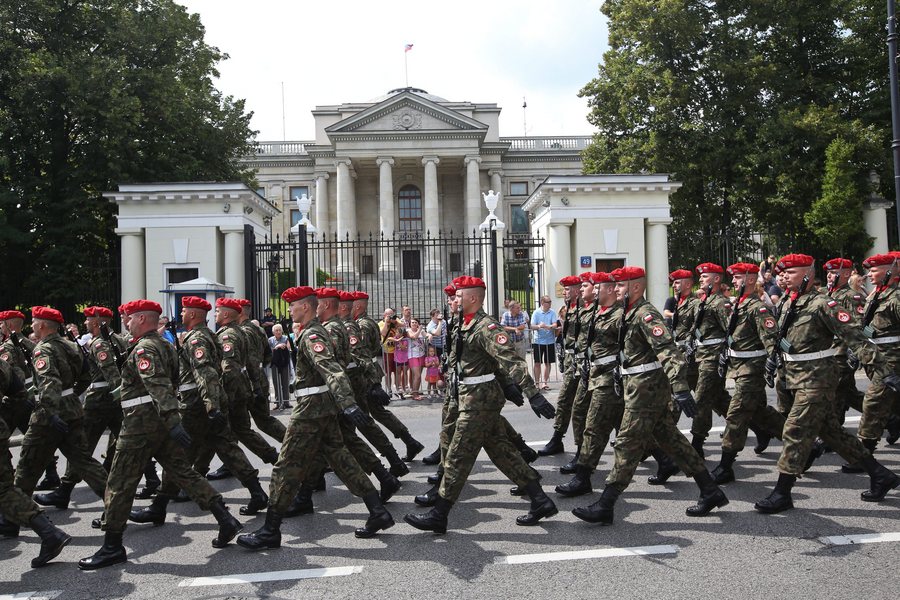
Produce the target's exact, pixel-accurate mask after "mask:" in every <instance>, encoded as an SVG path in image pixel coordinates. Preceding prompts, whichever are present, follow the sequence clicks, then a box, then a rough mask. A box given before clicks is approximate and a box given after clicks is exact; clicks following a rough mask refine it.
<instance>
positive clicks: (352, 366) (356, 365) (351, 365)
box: [347, 362, 359, 369]
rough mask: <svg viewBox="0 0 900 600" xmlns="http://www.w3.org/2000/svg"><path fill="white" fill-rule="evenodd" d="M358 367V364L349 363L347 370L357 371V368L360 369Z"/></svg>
mask: <svg viewBox="0 0 900 600" xmlns="http://www.w3.org/2000/svg"><path fill="white" fill-rule="evenodd" d="M358 366H359V365H358V364H356V363H355V362H348V363H347V368H348V369H355V368H356V367H358Z"/></svg>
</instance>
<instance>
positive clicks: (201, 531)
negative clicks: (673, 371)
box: [0, 382, 900, 600]
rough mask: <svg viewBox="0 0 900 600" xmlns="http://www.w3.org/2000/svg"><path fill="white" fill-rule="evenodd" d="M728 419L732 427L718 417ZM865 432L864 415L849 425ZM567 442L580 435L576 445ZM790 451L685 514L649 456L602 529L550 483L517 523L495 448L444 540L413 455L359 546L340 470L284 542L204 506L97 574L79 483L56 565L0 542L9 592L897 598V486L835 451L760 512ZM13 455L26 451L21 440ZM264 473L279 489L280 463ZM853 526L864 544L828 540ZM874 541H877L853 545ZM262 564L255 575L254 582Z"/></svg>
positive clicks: (145, 529)
mask: <svg viewBox="0 0 900 600" xmlns="http://www.w3.org/2000/svg"><path fill="white" fill-rule="evenodd" d="M860 384H861V386H862V385H863V384H862V382H860ZM549 397H551V398H555V394H552V395H551V396H549ZM395 410H396V414H397V415H398V416H399V417H400V418H401V419H403V420H404V421H405V422H406V423H407V424H408V426H409V428H410V429H411V431H412V432H413V435H414V436H415V437H416V438H418V439H420V440H421V441H422V442H423V443H425V444H426V446H427V448H426V451H425V453H427V452H430V451H431V450H432V449H433V448H434V447H435V445H436V440H437V432H438V428H439V421H440V404H430V405H415V406H398V407H396V409H395ZM504 414H505V415H506V416H507V418H508V419H509V420H510V421H511V422H512V423H513V425H514V426H515V427H516V428H517V429H519V431H521V432H522V433H523V435H524V436H525V438H526V439H528V440H529V441H531V442H543V441H545V440H547V439H548V438H549V436H550V430H551V425H550V423H549V422H548V421H546V420H538V419H537V418H535V416H534V414H533V413H532V412H531V411H530V410H529V409H528V408H527V407H526V408H515V407H513V406H509V407H508V408H507V409H505V410H504ZM285 418H286V417H285ZM681 425H682V428H683V429H684V428H686V427H687V426H689V424H688V423H687V422H682V424H681ZM715 425H716V426H719V427H720V426H721V425H722V423H721V420H717V422H716V423H715ZM854 426H855V421H853V420H852V419H851V423H850V425H849V428H850V429H851V430H853V427H854ZM714 431H716V430H714ZM718 431H720V429H719V430H718ZM570 440H571V438H570V437H569V436H567V439H566V441H567V442H568V444H569V446H571V441H570ZM718 441H719V438H718V434H717V433H713V434H712V435H711V436H710V439H709V440H708V441H707V445H706V451H707V462H708V464H709V466H710V468H712V467H713V466H714V465H715V462H716V461H717V460H718V455H719V447H718ZM751 442H752V438H751ZM397 446H398V449H399V448H400V447H401V444H400V442H399V441H398V442H397ZM567 449H568V448H567ZM572 449H574V448H572ZM779 449H780V445H779V444H778V443H777V441H776V442H774V443H773V444H772V446H771V447H770V449H769V451H768V452H766V453H765V454H763V455H761V456H756V455H754V454H753V452H752V449H751V448H748V449H746V450H745V451H744V452H743V453H742V454H741V456H740V457H739V459H738V463H737V466H736V471H737V474H738V477H739V478H740V481H739V482H738V483H735V484H730V485H728V486H726V493H727V494H728V497H729V498H730V499H731V504H729V505H728V506H726V507H725V508H723V509H720V510H718V511H715V512H714V513H713V514H711V515H710V516H708V517H705V518H699V519H693V518H690V517H687V516H685V514H684V509H685V508H686V507H688V506H689V505H691V504H692V503H693V502H694V501H695V500H696V497H697V495H698V492H697V488H696V486H695V484H694V483H693V481H691V480H688V479H686V478H685V477H683V476H679V477H676V478H673V479H672V480H671V482H670V484H669V485H668V486H666V487H665V488H659V487H653V486H650V485H648V484H647V482H646V481H647V476H648V475H650V474H651V473H652V470H651V469H653V468H655V465H654V464H653V463H652V461H649V462H647V463H645V464H644V465H643V466H642V467H641V468H640V469H639V470H638V473H637V476H636V479H635V482H634V483H633V484H632V486H631V487H629V489H628V490H627V491H626V492H625V493H624V494H623V496H622V498H621V499H620V501H619V503H618V504H617V507H616V523H615V524H614V525H613V526H612V527H602V526H597V525H589V524H586V523H583V522H581V521H579V520H578V519H576V518H575V517H574V516H573V515H572V514H571V513H570V511H571V509H573V508H574V507H576V506H580V505H583V504H587V503H590V502H593V501H594V500H595V499H596V497H597V494H596V493H594V494H592V495H590V496H587V497H581V498H574V499H565V498H559V497H558V496H556V494H552V497H553V498H554V500H555V501H556V502H557V505H558V506H559V509H560V513H559V514H558V515H557V516H555V517H553V518H551V519H549V520H548V521H546V522H545V523H543V524H541V525H540V526H537V527H532V528H525V527H519V526H517V525H516V524H515V517H516V516H517V515H519V514H522V513H524V512H527V509H528V504H527V501H526V500H523V499H520V498H516V497H513V496H511V495H510V494H509V492H508V490H509V487H510V485H511V484H510V483H509V482H508V481H506V480H505V478H504V477H503V476H502V475H501V474H500V473H499V472H498V471H497V470H496V469H495V468H494V467H493V465H491V463H490V462H489V461H488V460H487V458H486V457H485V456H482V458H481V459H480V460H479V461H478V463H477V464H476V467H475V469H474V471H473V473H472V475H471V477H470V478H469V485H468V486H467V487H466V489H465V491H464V493H463V496H462V498H461V500H460V502H459V503H458V504H457V505H456V506H455V507H454V509H453V511H452V512H451V514H450V528H451V530H450V531H449V532H448V533H447V535H444V536H437V535H432V534H429V533H423V532H419V531H417V530H415V529H413V528H412V527H410V526H408V525H406V524H405V523H403V521H402V517H403V515H404V514H406V513H407V512H412V511H420V510H422V509H419V508H418V507H416V506H415V505H414V504H413V502H412V499H413V496H414V495H415V494H418V493H421V492H422V491H424V490H425V489H426V487H427V486H426V484H425V477H426V476H427V475H428V474H429V473H431V472H432V471H433V468H432V467H426V466H424V465H422V463H421V462H420V461H417V462H416V463H415V464H414V465H413V467H412V473H410V475H408V476H406V477H405V478H403V481H404V486H403V489H402V490H401V491H400V492H399V493H398V494H397V495H396V496H395V497H394V498H393V499H392V500H391V502H390V503H389V504H388V508H389V509H390V510H391V512H392V513H393V515H394V518H395V519H396V521H397V525H396V526H395V527H393V528H392V529H390V530H388V531H387V532H383V533H382V534H380V535H379V536H378V537H377V538H375V539H370V540H358V539H356V538H355V537H354V536H353V529H354V528H355V527H357V526H359V525H360V524H361V523H363V522H364V520H365V515H366V511H365V507H364V506H363V504H362V502H361V501H359V500H357V499H355V498H353V497H352V496H351V495H350V494H349V493H348V492H347V491H346V488H344V487H343V486H342V485H341V484H340V483H339V482H338V481H337V480H336V478H335V476H334V475H333V474H329V475H328V476H327V477H328V490H327V491H326V492H323V493H317V494H316V495H315V496H314V500H315V504H316V514H315V515H313V516H303V517H298V518H294V519H289V520H285V523H284V526H283V528H282V532H283V543H282V547H281V548H280V549H278V550H273V551H268V552H264V553H259V554H253V553H250V552H247V551H245V550H244V549H242V548H240V547H238V546H236V545H231V546H230V547H228V548H226V549H223V550H215V549H214V548H212V547H211V545H210V540H211V539H212V538H213V537H214V536H215V530H216V525H215V521H214V520H213V518H212V516H211V515H209V514H207V513H203V512H202V511H200V509H199V508H198V507H197V506H196V505H194V504H193V503H183V504H170V513H169V519H168V522H167V523H166V524H165V525H164V526H161V527H153V526H139V525H131V526H130V527H129V528H128V530H127V531H126V534H125V544H126V547H127V549H128V553H129V561H128V562H127V563H126V564H124V565H119V566H115V567H111V568H107V569H103V570H100V571H96V572H82V571H79V570H78V568H77V566H76V563H77V561H78V559H79V558H82V557H84V556H88V555H90V554H92V553H93V552H94V551H95V550H96V549H97V548H98V547H99V546H100V544H101V543H102V535H100V534H99V532H98V531H96V530H93V529H91V528H90V520H91V518H93V517H95V516H98V515H99V513H100V511H101V510H102V503H101V502H100V500H99V499H97V498H96V497H95V496H94V495H93V494H92V493H91V492H90V490H89V489H87V488H86V487H85V486H84V485H80V486H79V487H78V488H77V489H76V491H75V493H74V494H73V504H72V505H71V506H70V509H69V510H66V511H58V510H55V509H51V510H50V511H49V514H50V517H51V519H52V520H53V522H54V523H56V524H57V525H59V526H61V527H62V528H64V529H65V530H66V531H67V532H68V533H69V534H71V535H72V536H73V538H74V539H73V541H72V543H71V544H70V545H69V546H68V547H67V548H66V549H65V550H64V551H63V553H62V554H61V555H60V556H59V557H58V558H57V559H56V560H55V561H54V562H53V563H51V564H50V565H48V566H47V567H45V568H43V569H39V570H31V569H30V568H29V561H30V560H31V558H32V556H33V555H35V554H36V553H37V549H38V541H37V538H36V536H35V535H34V534H33V533H31V532H30V531H23V534H22V536H21V537H20V538H19V539H17V540H10V539H0V556H2V559H0V600H4V599H5V598H9V597H16V598H27V597H31V598H39V597H58V598H62V599H80V598H86V599H87V598H91V599H99V598H120V597H126V596H127V597H130V598H141V599H153V598H165V599H167V600H175V599H177V598H245V597H249V598H262V597H265V598H269V597H271V598H315V597H323V598H362V597H374V598H417V599H418V598H479V599H480V598H504V599H506V598H513V597H519V598H604V597H610V598H617V599H625V598H648V597H649V598H654V599H661V598H711V597H715V598H813V597H820V598H829V599H832V598H850V597H858V596H862V597H864V598H867V599H879V598H895V597H896V596H897V590H898V584H900V578H898V575H897V565H898V563H900V520H898V516H900V493H898V491H894V492H893V493H892V494H890V495H889V496H888V498H887V499H886V500H885V501H884V502H882V503H880V504H868V503H864V502H861V501H860V499H859V492H860V491H861V490H863V489H865V488H866V487H867V485H868V483H867V482H868V479H867V477H866V476H864V475H846V474H842V473H840V471H839V465H840V464H841V462H842V460H841V459H840V457H838V456H836V455H834V454H828V455H826V456H825V457H824V458H823V459H821V460H820V461H819V462H818V463H817V464H816V465H815V466H814V467H813V468H812V469H811V471H810V472H809V473H808V474H807V476H806V477H804V478H803V479H802V480H801V481H799V482H798V484H797V486H796V487H795V490H794V500H795V505H796V506H797V508H795V509H794V510H792V511H788V512H786V513H783V514H781V515H774V516H766V515H761V514H757V513H756V511H754V510H753V508H752V504H753V502H755V501H756V500H758V499H760V498H762V497H764V496H766V495H767V494H768V493H769V490H770V489H771V487H772V485H773V484H774V481H775V478H776V473H775V460H776V459H777V457H778V451H779ZM13 454H14V458H17V454H18V449H14V450H13ZM401 454H402V452H401ZM423 454H424V453H423ZM878 457H879V458H880V459H881V460H883V462H884V463H885V464H886V465H888V466H889V467H890V468H892V469H894V470H895V471H898V472H900V451H898V447H897V446H895V447H888V448H886V449H884V450H879V452H878ZM566 460H567V456H562V455H560V456H554V457H550V458H542V459H539V460H538V462H537V463H535V467H536V468H537V469H538V470H539V471H540V472H541V473H542V474H543V476H544V479H543V483H544V487H545V490H547V491H548V493H549V492H551V491H552V489H553V487H554V486H556V485H558V484H559V483H563V482H565V481H568V479H569V476H564V475H561V474H559V471H558V468H559V466H560V465H562V464H563V463H564V462H565V461H566ZM611 460H612V453H611V451H607V453H606V454H605V455H604V457H603V460H602V461H601V464H600V468H599V470H598V473H596V474H595V475H594V487H595V489H597V490H599V489H602V480H603V477H605V474H606V473H607V472H608V469H609V466H610V464H611ZM259 466H260V469H261V471H260V473H261V478H262V479H263V484H264V487H266V485H267V483H268V478H269V475H270V473H271V467H270V466H268V465H259ZM214 485H215V486H216V487H217V488H218V489H220V490H221V491H222V492H223V494H224V496H225V499H226V503H228V504H229V505H230V506H231V507H232V511H234V512H235V513H236V512H237V508H238V507H239V506H240V504H242V503H244V502H246V493H245V492H244V490H243V489H241V488H240V487H239V486H238V484H237V482H236V481H234V480H228V481H223V482H214ZM138 504H139V505H144V504H146V501H138ZM240 519H241V521H242V522H244V523H245V532H249V531H253V530H254V529H256V528H258V527H259V526H261V525H262V522H263V516H262V515H260V516H257V517H255V518H248V517H240ZM875 534H881V535H875ZM884 534H887V535H884ZM891 534H892V535H891ZM852 535H863V536H868V537H864V538H847V537H844V538H839V539H830V540H823V539H822V538H826V537H832V536H852ZM860 541H865V542H867V543H849V542H860ZM869 542H871V543H869ZM567 553H568V554H567ZM573 553H574V554H573ZM248 574H250V575H252V577H253V578H256V579H257V580H256V581H252V582H245V581H241V579H247V577H246V576H247V575H248ZM228 576H232V579H228ZM234 576H242V577H240V578H238V580H235V579H234ZM203 578H212V579H203ZM14 595H15V596H14Z"/></svg>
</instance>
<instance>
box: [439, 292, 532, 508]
mask: <svg viewBox="0 0 900 600" xmlns="http://www.w3.org/2000/svg"><path fill="white" fill-rule="evenodd" d="M455 335H462V352H461V354H459V355H458V356H456V357H455V358H456V360H457V361H458V371H459V382H458V387H459V399H458V401H459V417H458V418H457V420H456V423H455V430H454V432H453V437H452V439H451V440H450V443H449V446H448V449H447V455H446V457H445V459H444V462H443V464H444V476H443V478H442V479H441V487H440V492H439V493H440V496H441V497H442V498H444V499H445V500H449V501H450V502H455V501H456V500H457V498H458V497H459V494H460V492H461V491H462V488H463V485H465V482H466V479H467V478H468V476H469V473H470V472H471V470H472V467H473V465H474V464H475V459H476V458H477V457H478V453H479V452H480V451H481V449H482V448H484V450H485V451H486V452H487V454H488V457H489V458H490V459H491V461H492V462H493V463H494V464H495V465H497V467H498V468H499V469H500V470H501V471H502V472H503V474H504V475H506V476H507V477H509V478H510V479H511V480H512V481H513V482H514V483H515V484H516V485H518V486H520V487H525V486H526V485H527V484H528V483H530V482H532V481H536V480H537V474H536V473H535V471H534V470H533V469H532V468H531V467H529V466H528V464H527V463H525V461H524V460H523V459H522V456H521V455H520V454H519V451H518V450H517V449H516V447H515V446H513V444H512V442H510V440H509V435H508V433H507V431H506V428H505V425H504V424H503V419H502V418H501V417H500V410H501V409H502V408H503V405H504V404H505V403H506V397H505V396H504V394H503V389H502V388H501V385H500V382H499V381H498V380H497V378H496V376H495V373H496V372H497V371H504V372H506V373H508V374H509V377H510V380H511V381H512V382H514V383H516V384H518V385H519V387H520V388H521V389H522V392H523V393H524V395H525V396H526V397H528V398H530V397H532V396H535V395H536V394H538V390H537V389H536V388H535V386H534V381H533V380H532V379H531V376H530V375H528V368H527V365H526V364H525V361H523V360H522V359H521V358H519V356H518V355H517V354H516V351H515V348H514V347H513V344H512V342H511V341H510V339H509V336H508V335H507V334H506V333H505V332H504V331H503V329H502V328H501V327H500V324H499V323H498V322H497V320H496V319H494V318H493V317H491V316H489V315H487V314H486V313H485V312H484V311H482V310H479V311H478V312H476V313H475V314H474V315H473V317H472V319H471V320H470V321H469V322H468V323H465V320H463V323H461V330H460V333H457V334H455ZM479 379H483V380H482V381H478V380H479ZM473 380H475V381H473Z"/></svg>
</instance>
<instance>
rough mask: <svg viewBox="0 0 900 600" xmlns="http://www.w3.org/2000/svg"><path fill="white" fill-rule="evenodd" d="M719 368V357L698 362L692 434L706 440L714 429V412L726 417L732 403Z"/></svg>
mask: <svg viewBox="0 0 900 600" xmlns="http://www.w3.org/2000/svg"><path fill="white" fill-rule="evenodd" d="M718 367H719V363H718V356H716V357H714V358H712V359H709V358H707V359H705V360H703V361H698V364H697V388H696V389H697V391H696V393H695V396H696V399H697V415H696V416H695V417H694V423H693V424H692V425H691V434H692V435H693V436H694V437H698V438H702V439H704V440H705V439H706V437H707V436H708V435H709V430H710V429H712V414H713V411H716V414H718V415H719V416H724V415H725V413H726V412H727V411H728V405H729V404H730V403H731V398H729V397H728V392H726V391H725V380H724V379H722V378H721V377H719V371H718Z"/></svg>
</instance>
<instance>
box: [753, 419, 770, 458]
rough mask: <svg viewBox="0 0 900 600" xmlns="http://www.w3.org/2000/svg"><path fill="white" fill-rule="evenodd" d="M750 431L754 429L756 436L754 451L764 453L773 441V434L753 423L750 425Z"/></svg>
mask: <svg viewBox="0 0 900 600" xmlns="http://www.w3.org/2000/svg"><path fill="white" fill-rule="evenodd" d="M750 431H752V432H753V435H755V436H756V445H755V446H754V447H753V452H754V453H756V454H762V453H763V452H765V451H766V448H768V447H769V442H771V441H772V436H771V435H769V434H768V433H767V432H765V431H763V430H762V429H760V428H758V427H753V426H752V425H751V426H750Z"/></svg>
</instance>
